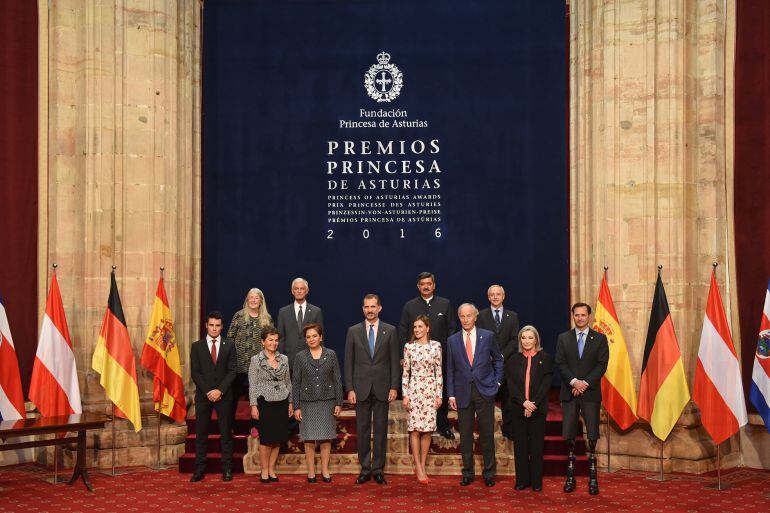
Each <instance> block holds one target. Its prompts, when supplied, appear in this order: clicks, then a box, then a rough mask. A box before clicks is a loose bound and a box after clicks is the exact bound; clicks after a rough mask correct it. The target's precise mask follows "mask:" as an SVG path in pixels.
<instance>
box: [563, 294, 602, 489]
mask: <svg viewBox="0 0 770 513" xmlns="http://www.w3.org/2000/svg"><path fill="white" fill-rule="evenodd" d="M590 318H591V307H590V306H589V305H587V304H585V303H575V304H574V305H572V320H573V321H574V323H575V329H572V330H569V331H567V332H564V333H562V334H561V335H559V338H558V340H557V342H556V358H555V359H554V363H556V365H557V366H558V368H559V373H560V374H561V391H560V392H559V401H561V409H562V414H563V416H564V418H563V421H562V436H563V437H564V438H566V439H567V443H568V447H569V464H568V466H567V480H566V481H565V483H564V491H565V492H567V493H569V492H573V491H575V437H576V436H577V426H578V415H579V414H580V413H582V415H583V421H584V422H585V426H586V431H587V432H588V464H589V481H588V493H590V494H591V495H596V494H598V493H599V482H598V481H597V478H596V442H597V440H599V409H600V406H601V403H602V388H601V380H602V376H604V373H605V372H606V371H607V362H608V361H609V358H610V349H609V345H608V344H607V337H606V336H604V335H603V334H601V333H599V332H598V331H594V330H592V329H591V328H589V325H590V324H589V321H590Z"/></svg>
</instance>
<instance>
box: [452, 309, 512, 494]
mask: <svg viewBox="0 0 770 513" xmlns="http://www.w3.org/2000/svg"><path fill="white" fill-rule="evenodd" d="M457 314H458V316H459V317H460V325H461V326H462V328H463V329H462V330H460V331H459V332H458V333H455V334H454V335H452V336H451V337H449V339H448V340H447V351H446V354H447V379H446V386H447V395H448V396H449V407H450V408H452V409H453V410H456V411H457V418H458V421H459V424H460V452H461V453H462V457H463V478H462V481H460V485H461V486H468V485H469V484H471V483H472V482H473V478H474V474H475V472H474V469H473V424H474V420H475V418H476V417H477V418H478V420H479V438H480V440H481V448H482V453H483V455H484V471H483V473H482V476H483V477H484V484H486V485H487V486H494V485H495V473H496V470H497V461H496V459H495V396H496V395H497V390H498V389H499V388H500V383H502V381H503V355H502V354H501V353H500V348H499V347H498V346H497V342H496V341H495V334H494V333H493V332H491V331H488V330H484V329H481V328H476V318H477V317H478V315H479V311H478V310H477V309H476V307H475V306H473V305H472V304H470V303H465V304H463V305H461V306H460V308H458V309H457Z"/></svg>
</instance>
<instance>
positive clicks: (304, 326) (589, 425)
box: [190, 273, 609, 495]
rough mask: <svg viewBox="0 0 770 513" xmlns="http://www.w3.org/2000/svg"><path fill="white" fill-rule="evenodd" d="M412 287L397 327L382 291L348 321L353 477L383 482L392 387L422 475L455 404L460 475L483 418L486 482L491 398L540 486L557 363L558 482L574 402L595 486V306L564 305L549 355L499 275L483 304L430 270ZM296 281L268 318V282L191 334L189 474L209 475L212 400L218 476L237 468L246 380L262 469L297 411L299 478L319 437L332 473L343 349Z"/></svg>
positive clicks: (271, 467)
mask: <svg viewBox="0 0 770 513" xmlns="http://www.w3.org/2000/svg"><path fill="white" fill-rule="evenodd" d="M417 289H418V291H419V293H420V295H419V296H418V297H416V298H414V299H412V300H410V301H408V302H407V303H406V304H405V305H404V307H403V310H402V314H401V320H400V323H399V327H398V328H396V327H395V326H393V325H390V324H388V323H386V322H384V321H382V320H381V319H380V312H381V311H382V304H381V302H380V298H379V297H378V296H377V295H376V294H367V295H366V296H364V298H363V306H362V310H363V317H364V319H363V321H362V322H360V323H358V324H356V325H354V326H351V327H350V328H349V329H348V332H347V336H346V339H345V361H344V363H345V373H344V378H345V383H344V385H345V386H344V388H345V390H347V401H348V403H349V404H350V405H353V406H354V407H355V412H356V433H357V444H358V445H357V451H358V460H359V464H360V466H361V470H360V473H359V475H358V477H357V478H356V481H355V482H356V483H357V484H363V483H366V482H367V481H370V480H374V481H375V482H376V483H378V484H386V483H387V481H386V479H385V475H384V472H383V470H384V467H385V461H386V447H387V435H388V411H389V407H390V403H392V402H393V401H395V400H396V399H397V397H398V392H399V389H400V391H401V395H402V401H403V406H404V409H405V410H406V411H407V412H408V419H407V430H408V432H409V445H410V451H411V454H412V457H413V460H414V469H415V475H416V478H417V480H418V482H419V483H421V484H427V483H429V481H430V479H429V477H428V473H427V470H426V464H427V455H428V451H429V448H430V444H431V437H432V435H433V434H434V432H437V433H438V434H440V435H441V436H444V437H446V438H450V439H451V438H454V436H455V435H454V432H453V431H452V429H451V428H450V424H449V420H448V417H447V412H448V409H452V410H455V411H456V412H457V419H458V430H459V435H460V451H461V454H462V478H461V481H460V484H461V485H462V486H468V485H470V484H471V483H473V482H474V479H475V469H474V458H473V439H474V429H475V426H476V422H478V431H479V439H480V442H481V448H482V454H483V469H482V477H483V480H484V484H485V485H486V486H494V485H495V475H496V458H495V445H494V429H495V417H494V411H495V401H496V400H499V401H500V402H501V406H502V414H503V422H502V434H503V436H505V437H507V438H509V439H511V440H513V443H514V444H513V445H514V457H515V466H516V469H515V470H516V482H515V489H517V490H523V489H525V488H528V487H531V488H532V489H533V490H534V491H541V490H542V486H543V484H542V483H543V482H542V476H543V447H544V435H545V422H546V415H547V412H548V398H549V391H550V388H551V382H552V375H553V367H554V365H555V366H556V367H557V368H558V369H559V373H560V375H561V380H562V383H561V390H560V393H559V401H560V402H561V406H562V411H563V428H562V434H563V436H564V438H565V439H566V440H567V445H568V451H569V454H568V470H567V477H566V481H565V484H564V491H565V492H572V491H574V490H575V489H576V480H575V439H576V437H577V435H578V432H577V431H578V425H579V417H580V416H581V415H582V417H583V420H584V422H585V427H586V432H587V435H588V460H589V486H588V491H589V493H590V494H592V495H595V494H598V493H599V485H598V481H597V472H596V455H595V450H596V442H597V440H598V438H599V411H600V404H601V378H602V376H603V375H604V372H605V371H606V368H607V362H608V359H609V347H608V344H607V339H606V337H605V336H604V335H602V334H601V333H598V332H596V331H594V330H592V329H590V328H589V321H590V315H591V307H590V306H589V305H587V304H585V303H576V304H574V305H573V306H572V310H571V312H572V319H573V322H574V325H575V327H574V329H572V330H570V331H567V332H565V333H562V334H561V335H559V338H558V341H557V346H556V355H555V357H553V358H552V357H551V355H549V354H547V353H546V352H545V351H544V350H543V349H542V345H541V341H540V334H539V333H538V331H537V329H536V328H535V327H534V326H531V325H527V326H524V327H523V328H521V329H519V319H518V316H517V314H516V312H514V311H512V310H510V309H508V308H505V307H504V305H503V303H504V300H505V291H504V290H503V287H501V286H500V285H492V286H491V287H489V289H488V291H487V297H488V299H489V303H490V306H489V308H485V309H484V310H482V311H481V312H479V311H478V310H477V308H476V307H475V306H474V305H473V304H470V303H465V304H462V305H461V306H460V307H459V308H458V309H457V312H456V313H455V312H454V311H453V309H452V306H451V304H450V302H449V300H447V299H446V298H442V297H439V296H437V295H435V289H436V279H435V276H434V275H433V274H431V273H421V274H420V275H419V276H418V280H417ZM291 292H292V295H293V297H294V302H293V303H291V304H289V305H287V306H284V307H283V308H281V309H280V311H279V313H278V319H277V322H276V323H275V327H274V325H273V323H272V319H271V318H270V315H269V314H268V313H267V306H266V304H265V298H264V295H263V294H262V292H261V291H260V290H259V289H251V290H250V291H249V293H248V294H247V297H246V300H245V301H244V306H243V309H242V310H240V311H238V312H237V313H236V314H235V316H234V317H233V321H232V322H231V324H230V328H229V330H228V336H227V337H221V332H222V316H221V314H219V313H218V312H212V313H210V314H209V315H208V318H207V320H206V330H207V335H206V337H205V338H204V339H201V340H199V341H197V342H195V343H194V344H193V345H192V348H191V353H190V362H191V374H192V378H193V380H194V382H195V384H196V396H195V403H196V469H195V472H194V474H193V477H192V479H191V481H193V482H195V481H200V480H201V479H203V478H204V470H205V461H206V440H207V437H208V424H209V422H210V418H211V411H212V410H216V412H217V418H218V423H219V429H220V434H221V446H222V465H223V476H222V479H223V480H224V481H229V480H231V479H232V471H231V463H232V436H231V425H232V422H233V419H234V417H235V408H236V406H237V402H238V399H239V397H240V395H241V394H244V393H246V392H248V397H249V404H250V412H251V418H252V419H253V424H252V426H251V434H252V436H259V440H260V449H259V450H260V454H259V457H260V464H261V481H262V482H264V483H269V482H274V481H278V477H277V475H276V472H275V465H276V461H277V459H278V453H279V448H280V444H281V443H282V442H285V441H286V440H288V438H289V436H290V433H292V431H293V429H295V427H296V425H297V424H298V425H299V436H300V439H301V440H302V442H303V444H304V449H305V455H306V462H307V480H308V482H309V483H315V482H317V476H316V468H315V454H316V447H317V446H318V448H319V451H320V460H321V479H322V480H323V481H324V482H327V483H328V482H331V480H332V476H331V473H330V469H329V460H330V453H331V445H332V441H333V440H334V439H335V438H336V436H337V431H336V418H335V417H336V416H338V415H339V414H340V412H341V409H342V406H343V400H344V395H343V383H342V376H341V372H340V365H339V360H338V358H337V355H336V353H335V351H334V350H332V349H329V348H327V347H325V346H324V345H323V333H324V331H323V314H322V312H321V309H320V308H318V307H317V306H315V305H312V304H310V303H308V302H307V295H308V292H309V285H308V283H307V281H306V280H304V279H302V278H297V279H295V280H294V281H293V282H292V285H291ZM458 321H459V324H460V329H459V330H458V329H456V326H457V322H458Z"/></svg>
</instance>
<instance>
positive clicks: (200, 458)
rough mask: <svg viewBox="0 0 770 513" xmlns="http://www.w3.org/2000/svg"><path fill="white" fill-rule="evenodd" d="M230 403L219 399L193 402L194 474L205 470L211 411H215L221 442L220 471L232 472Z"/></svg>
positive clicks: (227, 400)
mask: <svg viewBox="0 0 770 513" xmlns="http://www.w3.org/2000/svg"><path fill="white" fill-rule="evenodd" d="M232 404H233V403H232V401H230V400H229V399H221V400H219V401H217V402H215V403H212V402H211V401H195V472H201V473H202V472H204V471H205V470H206V453H207V450H206V446H207V441H208V437H209V422H211V411H212V410H216V412H217V422H218V423H219V434H220V436H221V442H222V471H223V472H224V471H227V470H232V462H233V437H232V434H231V433H230V418H231V416H230V408H231V407H232Z"/></svg>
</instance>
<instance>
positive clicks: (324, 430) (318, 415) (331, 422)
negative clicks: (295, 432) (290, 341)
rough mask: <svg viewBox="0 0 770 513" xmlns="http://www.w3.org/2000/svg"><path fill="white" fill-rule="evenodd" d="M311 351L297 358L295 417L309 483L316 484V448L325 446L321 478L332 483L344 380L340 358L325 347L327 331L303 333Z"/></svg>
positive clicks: (313, 327)
mask: <svg viewBox="0 0 770 513" xmlns="http://www.w3.org/2000/svg"><path fill="white" fill-rule="evenodd" d="M302 331H303V332H304V334H305V342H306V343H307V347H308V348H307V349H305V350H303V351H300V352H299V353H297V356H296V357H295V358H294V366H293V367H294V371H293V375H292V377H293V389H294V417H295V418H296V419H297V420H298V421H299V423H300V424H299V434H300V437H301V438H302V441H303V442H304V443H305V459H306V461H307V481H308V483H315V482H316V475H315V444H316V442H319V444H320V446H321V477H322V479H323V482H324V483H331V480H332V478H331V474H330V473H329V457H330V454H331V447H332V443H331V441H332V440H333V439H334V438H336V437H337V420H336V419H335V416H336V415H339V414H340V411H342V402H343V398H342V397H343V396H342V377H341V375H340V364H339V361H338V360H337V354H336V353H335V352H334V351H333V350H332V349H327V348H325V347H323V346H322V345H321V342H322V340H323V328H321V326H320V325H318V324H308V325H306V326H305V327H304V328H303V330H302Z"/></svg>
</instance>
